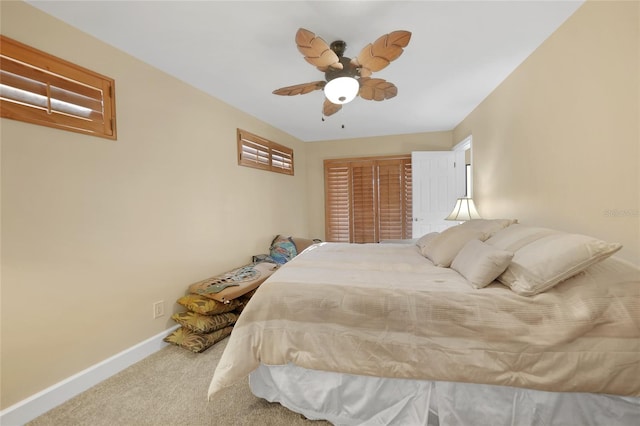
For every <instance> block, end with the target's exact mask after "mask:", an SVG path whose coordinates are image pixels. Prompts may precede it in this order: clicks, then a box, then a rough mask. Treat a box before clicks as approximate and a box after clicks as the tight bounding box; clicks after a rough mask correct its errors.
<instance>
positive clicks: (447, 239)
mask: <svg viewBox="0 0 640 426" xmlns="http://www.w3.org/2000/svg"><path fill="white" fill-rule="evenodd" d="M485 239H486V235H485V234H484V233H483V232H480V231H477V230H475V229H470V228H463V227H460V226H453V227H451V228H448V229H445V230H444V231H442V232H441V233H440V234H438V235H436V236H435V237H433V238H432V239H430V240H429V241H427V242H426V243H425V245H424V246H423V247H422V248H421V250H420V252H421V253H422V255H423V256H424V257H426V258H428V259H429V260H431V261H432V262H433V264H434V265H436V266H442V267H445V268H448V267H449V266H451V262H452V261H453V259H454V258H455V257H456V255H457V254H458V252H459V251H460V250H461V249H462V247H464V245H465V244H467V242H469V241H470V240H485Z"/></svg>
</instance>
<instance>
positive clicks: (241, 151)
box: [237, 129, 293, 175]
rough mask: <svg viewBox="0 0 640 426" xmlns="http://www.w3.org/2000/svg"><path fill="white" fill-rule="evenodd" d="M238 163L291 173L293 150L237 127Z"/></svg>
mask: <svg viewBox="0 0 640 426" xmlns="http://www.w3.org/2000/svg"><path fill="white" fill-rule="evenodd" d="M237 133H238V164H239V165H241V166H247V167H253V168H255V169H262V170H268V171H271V172H277V173H284V174H286V175H293V150H292V149H291V148H287V147H286V146H283V145H280V144H277V143H275V142H271V141H270V140H267V139H265V138H262V137H260V136H258V135H254V134H253V133H249V132H247V131H246V130H242V129H238V132H237Z"/></svg>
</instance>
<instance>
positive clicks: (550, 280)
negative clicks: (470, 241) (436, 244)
mask: <svg viewBox="0 0 640 426" xmlns="http://www.w3.org/2000/svg"><path fill="white" fill-rule="evenodd" d="M514 227H515V228H516V230H510V228H514ZM518 228H519V229H518ZM503 233H504V234H503ZM486 242H487V244H490V245H493V246H494V247H497V248H501V249H503V250H508V251H511V250H513V251H514V252H515V254H514V256H513V259H511V263H510V264H509V267H508V268H507V269H506V270H505V271H504V273H503V274H502V275H500V276H499V277H498V281H500V282H501V283H503V284H505V285H507V286H508V287H510V288H511V290H513V291H515V292H516V293H518V294H521V295H523V296H533V295H535V294H538V293H542V292H543V291H546V290H549V289H550V288H552V287H553V286H555V285H556V284H558V283H560V282H562V281H564V280H566V279H567V278H571V277H572V276H574V275H576V274H577V273H579V272H581V271H583V270H585V269H586V268H588V267H589V266H591V265H593V264H594V263H597V262H600V261H601V260H604V259H606V258H607V257H609V256H611V255H612V254H614V253H615V252H617V251H618V250H620V249H621V248H622V245H621V244H618V243H607V242H605V241H601V240H598V239H596V238H593V237H589V236H586V235H580V234H569V233H566V232H559V231H554V230H551V229H545V228H533V227H527V226H524V225H512V226H510V227H508V228H506V229H504V230H502V231H500V232H498V233H497V234H496V235H494V236H493V237H492V238H490V239H488V240H487V241H486Z"/></svg>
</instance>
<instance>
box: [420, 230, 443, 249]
mask: <svg viewBox="0 0 640 426" xmlns="http://www.w3.org/2000/svg"><path fill="white" fill-rule="evenodd" d="M438 234H439V232H429V233H428V234H425V235H423V236H422V237H420V238H418V241H416V245H417V246H418V248H420V250H421V251H422V249H423V247H424V246H425V245H426V244H427V243H428V242H429V241H431V240H432V239H434V238H435V237H437V236H438Z"/></svg>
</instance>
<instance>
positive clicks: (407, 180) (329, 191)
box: [324, 155, 412, 243]
mask: <svg viewBox="0 0 640 426" xmlns="http://www.w3.org/2000/svg"><path fill="white" fill-rule="evenodd" d="M324 177H325V240H326V241H337V242H351V243H373V242H379V241H382V240H390V239H404V238H411V231H412V230H411V224H412V212H411V208H412V205H411V199H412V198H411V197H412V196H411V156H409V155H407V156H396V157H375V158H356V159H339V160H325V161H324Z"/></svg>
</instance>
